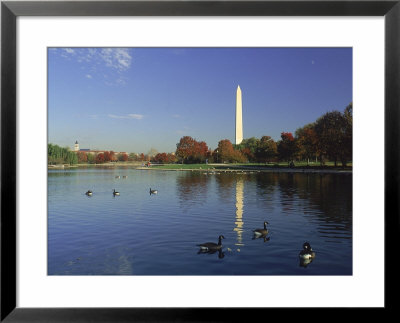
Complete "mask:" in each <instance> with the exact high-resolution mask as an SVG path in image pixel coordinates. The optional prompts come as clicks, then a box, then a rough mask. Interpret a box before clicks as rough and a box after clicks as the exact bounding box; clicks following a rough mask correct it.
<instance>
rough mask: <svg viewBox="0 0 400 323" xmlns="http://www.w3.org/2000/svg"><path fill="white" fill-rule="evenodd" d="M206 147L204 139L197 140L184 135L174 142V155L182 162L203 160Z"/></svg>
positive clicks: (205, 154)
mask: <svg viewBox="0 0 400 323" xmlns="http://www.w3.org/2000/svg"><path fill="white" fill-rule="evenodd" d="M207 153H208V147H207V144H206V143H205V142H204V141H200V142H198V141H197V140H195V139H193V138H192V137H190V136H184V137H182V138H181V139H180V141H179V143H177V144H176V156H177V157H178V158H179V159H181V161H182V163H195V162H204V161H205V159H206V158H207Z"/></svg>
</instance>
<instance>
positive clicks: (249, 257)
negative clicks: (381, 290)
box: [48, 168, 352, 275]
mask: <svg viewBox="0 0 400 323" xmlns="http://www.w3.org/2000/svg"><path fill="white" fill-rule="evenodd" d="M116 175H121V178H122V176H124V175H125V176H127V177H126V179H125V180H121V179H120V180H116V179H115V176H116ZM48 184H49V190H48V192H49V199H48V201H49V203H48V210H49V218H48V219H49V221H48V225H49V226H48V232H49V234H48V246H49V248H48V273H49V275H351V274H352V176H351V174H326V175H320V174H302V173H294V174H290V173H272V172H268V173H255V172H253V173H249V172H247V173H241V172H238V173H223V172H217V171H216V172H171V171H165V172H164V171H138V170H134V169H129V168H127V169H88V170H84V169H78V170H65V171H64V170H63V171H49V177H48ZM148 187H152V188H153V187H154V188H156V189H157V190H158V194H156V195H149V194H148ZM88 188H91V189H92V190H93V195H92V196H90V197H88V196H87V195H85V194H84V193H85V192H86V191H87V190H88ZM113 188H116V189H117V190H118V191H119V192H120V193H121V194H120V196H118V197H113V196H112V189H113ZM264 221H267V222H268V223H269V224H268V230H269V232H268V235H267V236H266V237H262V238H260V239H255V238H254V234H253V230H254V229H256V228H262V227H263V223H264ZM220 235H223V236H224V237H225V239H223V240H222V244H223V247H222V250H221V251H220V252H212V253H205V254H204V253H199V248H198V247H197V246H196V245H197V244H199V243H203V242H206V241H210V242H214V243H217V241H218V237H219V236H220ZM305 241H309V242H310V244H311V246H312V248H313V250H315V252H316V257H315V259H314V260H313V261H312V262H311V263H301V262H300V261H299V257H298V254H299V251H300V250H301V249H302V245H303V243H304V242H305Z"/></svg>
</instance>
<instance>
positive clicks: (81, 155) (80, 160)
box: [76, 151, 88, 163]
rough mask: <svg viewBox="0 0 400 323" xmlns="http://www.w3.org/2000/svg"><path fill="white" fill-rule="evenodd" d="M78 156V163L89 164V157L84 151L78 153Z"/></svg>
mask: <svg viewBox="0 0 400 323" xmlns="http://www.w3.org/2000/svg"><path fill="white" fill-rule="evenodd" d="M76 154H77V156H78V163H87V161H88V157H87V154H86V153H85V152H84V151H78V152H77V153H76Z"/></svg>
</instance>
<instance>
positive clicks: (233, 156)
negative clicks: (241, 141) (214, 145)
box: [218, 139, 246, 163]
mask: <svg viewBox="0 0 400 323" xmlns="http://www.w3.org/2000/svg"><path fill="white" fill-rule="evenodd" d="M218 159H219V161H220V162H240V163H243V162H245V161H246V158H245V157H244V156H243V154H242V153H241V152H240V150H235V149H234V148H233V145H232V143H231V142H230V140H229V139H224V140H221V141H220V142H219V143H218Z"/></svg>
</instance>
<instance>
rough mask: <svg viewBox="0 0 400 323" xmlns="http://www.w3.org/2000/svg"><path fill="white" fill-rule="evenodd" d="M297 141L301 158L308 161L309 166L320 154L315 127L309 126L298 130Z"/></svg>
mask: <svg viewBox="0 0 400 323" xmlns="http://www.w3.org/2000/svg"><path fill="white" fill-rule="evenodd" d="M296 140H297V143H298V148H299V155H300V157H301V158H304V159H307V166H308V165H309V162H310V159H311V158H313V157H314V156H315V155H316V154H317V152H318V137H317V134H316V132H315V125H314V124H308V125H305V126H304V127H302V128H299V129H297V130H296Z"/></svg>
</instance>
